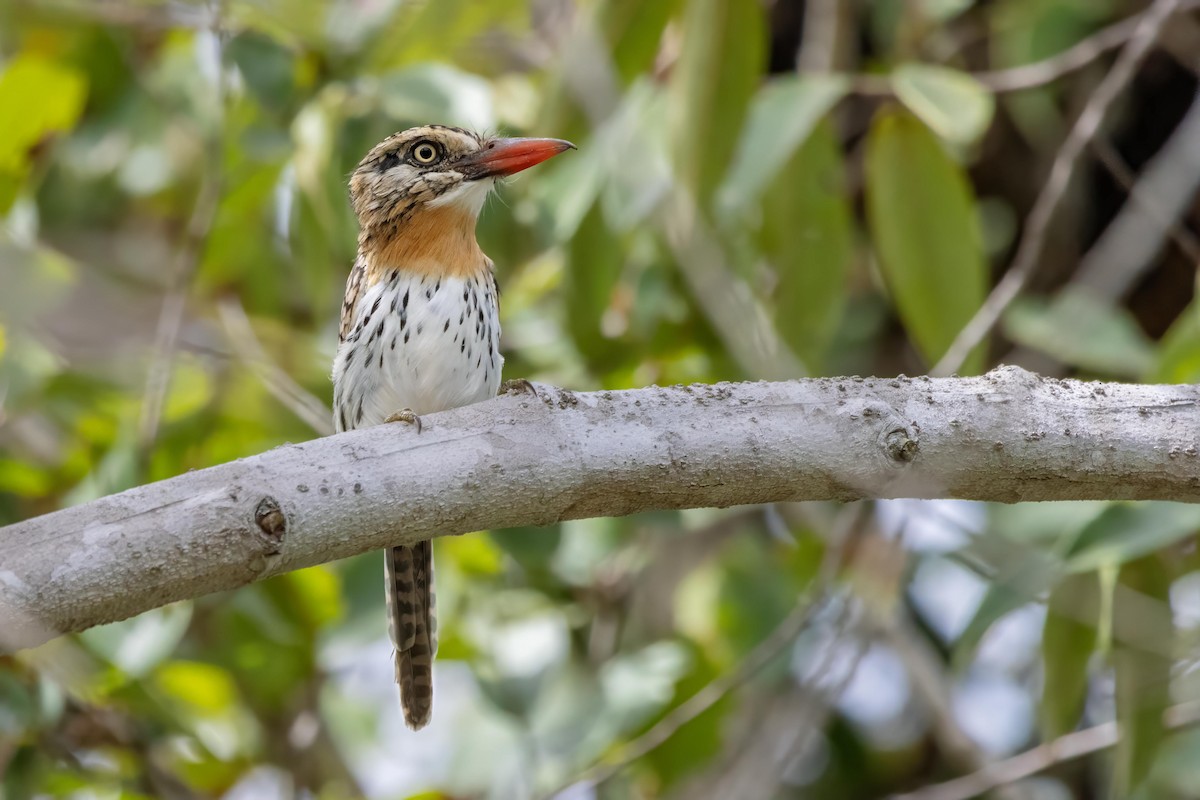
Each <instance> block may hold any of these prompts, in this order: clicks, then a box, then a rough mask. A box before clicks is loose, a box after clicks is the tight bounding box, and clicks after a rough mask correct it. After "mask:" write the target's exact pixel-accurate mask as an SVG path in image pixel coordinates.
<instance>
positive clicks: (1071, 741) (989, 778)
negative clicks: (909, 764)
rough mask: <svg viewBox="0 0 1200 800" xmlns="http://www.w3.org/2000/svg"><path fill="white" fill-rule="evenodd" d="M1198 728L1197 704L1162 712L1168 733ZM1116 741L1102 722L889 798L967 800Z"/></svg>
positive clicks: (1110, 724) (1199, 713) (1113, 725)
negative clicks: (970, 771)
mask: <svg viewBox="0 0 1200 800" xmlns="http://www.w3.org/2000/svg"><path fill="white" fill-rule="evenodd" d="M1198 724H1200V703H1195V702H1193V703H1181V704H1179V705H1177V706H1172V707H1170V708H1168V709H1167V710H1166V711H1165V712H1163V725H1164V726H1165V727H1167V728H1168V729H1170V730H1179V729H1181V728H1190V727H1193V726H1195V725H1198ZM1118 739H1119V735H1118V730H1117V723H1115V722H1105V723H1103V724H1100V725H1096V726H1094V727H1091V728H1085V729H1084V730H1081V731H1075V732H1074V733H1068V734H1066V735H1064V736H1060V737H1058V738H1057V739H1054V740H1052V741H1049V742H1045V743H1044V744H1040V745H1038V746H1037V747H1034V748H1032V749H1030V750H1026V751H1025V752H1023V753H1019V754H1017V755H1015V756H1013V757H1012V758H1006V759H1004V760H1003V761H997V762H995V763H994V764H990V765H988V766H986V767H984V768H983V769H981V770H979V771H978V772H973V773H971V774H970V775H964V776H963V777H961V778H955V779H954V780H950V781H946V782H945V783H938V784H934V785H932V786H926V787H924V788H921V789H918V790H916V791H915V792H909V793H907V794H899V795H892V797H891V800H970V798H972V797H978V796H980V795H983V794H986V793H988V792H990V791H993V790H995V789H998V788H1000V787H1002V786H1006V785H1008V784H1011V783H1016V782H1017V781H1019V780H1023V779H1025V778H1029V777H1032V776H1034V775H1037V774H1038V773H1039V772H1045V771H1046V770H1048V769H1050V768H1051V767H1055V766H1057V765H1059V764H1064V763H1066V762H1068V761H1073V760H1075V759H1077V758H1082V757H1083V756H1087V755H1091V754H1092V753H1098V752H1100V751H1102V750H1107V749H1108V748H1110V747H1113V746H1115V745H1116V744H1117V741H1118Z"/></svg>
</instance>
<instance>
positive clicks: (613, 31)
mask: <svg viewBox="0 0 1200 800" xmlns="http://www.w3.org/2000/svg"><path fill="white" fill-rule="evenodd" d="M680 2H681V0H607V2H604V3H602V4H601V6H600V8H599V9H598V11H597V21H598V23H599V27H600V29H601V30H603V31H604V38H605V41H607V42H608V43H609V46H610V47H611V48H612V60H613V64H614V65H615V66H616V68H617V72H618V74H619V75H620V76H621V79H622V80H623V81H624V82H625V83H626V84H629V83H631V82H632V81H633V80H634V78H636V77H637V76H638V75H641V74H644V73H645V72H646V71H647V70H648V69H649V68H650V67H651V66H652V65H653V63H654V59H655V57H656V56H657V55H658V52H659V48H660V44H661V41H662V32H663V29H664V28H665V27H666V26H667V22H668V21H669V20H670V18H671V15H672V14H674V13H675V9H676V8H678V7H679V4H680Z"/></svg>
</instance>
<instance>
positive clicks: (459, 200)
mask: <svg viewBox="0 0 1200 800" xmlns="http://www.w3.org/2000/svg"><path fill="white" fill-rule="evenodd" d="M495 186H496V179H495V178H480V179H479V180H476V181H463V182H462V183H460V184H459V185H458V186H455V187H454V188H453V189H451V190H450V191H448V192H446V193H445V194H443V195H442V196H440V197H438V198H437V199H436V200H433V201H431V202H430V203H429V205H430V206H451V205H453V206H458V207H459V208H461V209H462V210H463V211H466V212H468V213H469V214H470V215H471V216H472V217H478V216H479V212H480V211H482V210H483V204H484V201H486V200H487V197H488V195H489V194H491V191H492V189H493V188H495Z"/></svg>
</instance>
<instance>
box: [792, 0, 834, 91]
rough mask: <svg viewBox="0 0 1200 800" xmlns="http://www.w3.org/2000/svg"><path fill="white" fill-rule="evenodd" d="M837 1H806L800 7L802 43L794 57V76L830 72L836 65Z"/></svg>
mask: <svg viewBox="0 0 1200 800" xmlns="http://www.w3.org/2000/svg"><path fill="white" fill-rule="evenodd" d="M840 5H841V4H840V3H839V2H838V0H808V2H807V3H805V4H804V40H803V41H802V42H801V43H800V52H798V53H797V54H796V70H797V71H798V72H818V73H821V72H832V71H833V69H834V67H835V66H836V64H837V50H838V21H839V19H840V17H841V13H842V12H841V10H840V9H839V6H840Z"/></svg>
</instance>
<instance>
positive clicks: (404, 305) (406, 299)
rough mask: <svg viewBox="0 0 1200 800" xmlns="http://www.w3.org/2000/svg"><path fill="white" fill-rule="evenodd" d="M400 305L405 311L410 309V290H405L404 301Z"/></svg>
mask: <svg viewBox="0 0 1200 800" xmlns="http://www.w3.org/2000/svg"><path fill="white" fill-rule="evenodd" d="M400 305H401V307H402V308H404V309H405V310H407V309H408V289H405V290H404V299H403V300H402V301H400Z"/></svg>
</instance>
